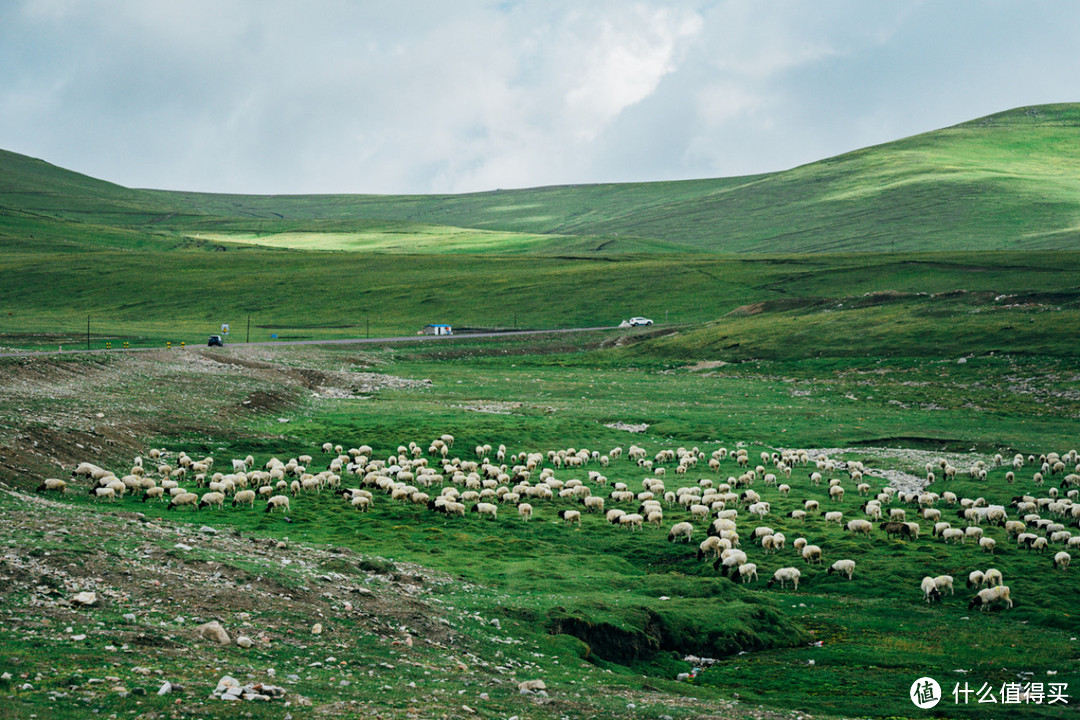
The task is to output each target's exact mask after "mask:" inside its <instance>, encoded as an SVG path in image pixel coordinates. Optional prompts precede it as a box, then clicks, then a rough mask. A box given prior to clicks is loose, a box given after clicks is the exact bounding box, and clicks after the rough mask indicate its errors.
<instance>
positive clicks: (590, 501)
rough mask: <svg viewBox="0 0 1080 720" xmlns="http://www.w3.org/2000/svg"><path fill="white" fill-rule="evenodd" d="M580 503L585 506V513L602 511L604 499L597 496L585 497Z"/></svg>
mask: <svg viewBox="0 0 1080 720" xmlns="http://www.w3.org/2000/svg"><path fill="white" fill-rule="evenodd" d="M581 502H582V504H584V505H585V511H586V512H603V511H604V498H602V497H600V496H599V495H586V496H585V497H583V498H582V499H581Z"/></svg>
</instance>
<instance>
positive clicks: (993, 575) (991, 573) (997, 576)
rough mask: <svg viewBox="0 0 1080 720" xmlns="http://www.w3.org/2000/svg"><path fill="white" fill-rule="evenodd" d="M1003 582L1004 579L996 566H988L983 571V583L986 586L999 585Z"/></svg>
mask: <svg viewBox="0 0 1080 720" xmlns="http://www.w3.org/2000/svg"><path fill="white" fill-rule="evenodd" d="M1004 582H1005V579H1004V578H1003V577H1002V575H1001V571H1000V570H998V569H996V568H990V569H989V570H987V571H986V572H985V573H983V583H984V584H986V585H987V586H990V585H1001V584H1002V583H1004Z"/></svg>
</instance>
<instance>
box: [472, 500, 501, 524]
mask: <svg viewBox="0 0 1080 720" xmlns="http://www.w3.org/2000/svg"><path fill="white" fill-rule="evenodd" d="M470 512H474V513H476V514H477V515H480V516H485V515H486V516H487V517H488V518H489V519H491V520H497V519H498V513H499V506H498V505H494V504H492V503H485V502H482V503H476V504H475V505H473V506H472V510H471V511H470Z"/></svg>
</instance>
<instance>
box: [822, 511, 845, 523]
mask: <svg viewBox="0 0 1080 720" xmlns="http://www.w3.org/2000/svg"><path fill="white" fill-rule="evenodd" d="M822 514H823V515H824V516H825V522H827V523H830V522H834V523H836V524H837V525H840V524H842V523H843V522H844V513H842V512H835V511H834V512H827V513H822Z"/></svg>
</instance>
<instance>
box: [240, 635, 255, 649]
mask: <svg viewBox="0 0 1080 720" xmlns="http://www.w3.org/2000/svg"><path fill="white" fill-rule="evenodd" d="M236 644H237V645H239V646H240V647H242V648H249V647H251V646H252V645H254V644H255V643H254V642H252V640H251V638H249V637H248V636H247V635H241V636H240V637H238V638H236Z"/></svg>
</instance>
